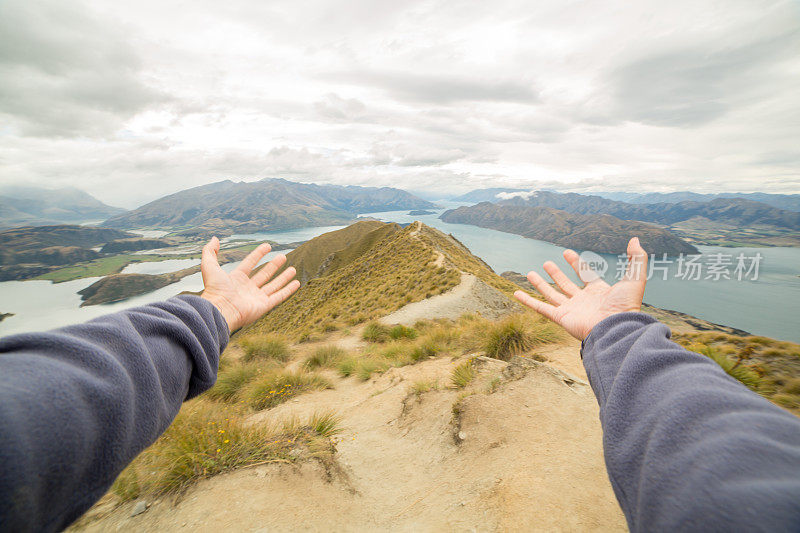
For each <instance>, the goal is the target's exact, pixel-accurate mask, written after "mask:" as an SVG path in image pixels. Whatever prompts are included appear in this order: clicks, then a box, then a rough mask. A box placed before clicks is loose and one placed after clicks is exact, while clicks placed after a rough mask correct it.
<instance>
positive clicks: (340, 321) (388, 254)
mask: <svg viewBox="0 0 800 533" xmlns="http://www.w3.org/2000/svg"><path fill="white" fill-rule="evenodd" d="M411 231H412V229H411V228H406V229H404V230H402V231H398V232H395V233H393V234H391V235H388V236H386V237H384V238H383V239H381V240H379V241H378V242H376V243H374V244H373V245H372V246H371V247H369V248H368V249H367V250H365V251H364V252H363V254H362V255H358V256H355V257H353V258H352V260H351V261H350V262H349V263H347V264H343V265H341V266H340V267H339V268H338V269H336V270H335V271H333V272H331V273H330V274H328V275H326V276H325V277H322V278H315V279H312V280H310V281H308V282H307V283H306V284H305V285H304V286H303V287H301V288H300V290H299V291H298V292H297V294H295V295H294V296H293V297H292V298H290V299H289V300H288V301H287V302H285V303H284V304H282V305H281V306H280V307H278V308H276V309H274V310H273V311H272V312H270V313H269V314H268V315H267V316H265V317H264V318H263V319H261V320H259V321H258V322H256V323H255V324H254V325H252V326H251V327H250V328H249V329H248V330H247V331H246V332H245V334H251V333H266V332H278V333H284V334H286V335H287V336H289V337H290V338H294V339H300V338H303V337H308V336H309V335H313V334H315V333H320V332H321V331H322V328H323V325H326V327H330V325H331V324H336V325H337V327H338V326H343V325H356V324H359V323H363V322H366V321H369V320H371V319H375V318H378V317H380V316H384V315H386V314H388V313H391V312H392V311H396V310H397V309H399V308H401V307H402V306H404V305H406V304H407V303H410V302H416V301H419V300H423V299H425V298H427V297H429V296H432V295H434V294H439V293H441V292H445V291H447V290H450V289H452V288H453V287H455V286H456V285H458V283H460V281H461V275H460V273H459V272H458V271H457V270H453V269H447V268H440V267H437V266H436V265H435V263H434V262H435V260H436V253H435V252H434V250H433V249H432V248H430V247H429V246H427V245H426V244H424V243H423V242H421V241H420V240H419V239H417V238H415V237H414V236H412V235H411V234H410V233H411ZM499 279H502V278H499Z"/></svg>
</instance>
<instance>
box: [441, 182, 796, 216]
mask: <svg viewBox="0 0 800 533" xmlns="http://www.w3.org/2000/svg"><path fill="white" fill-rule="evenodd" d="M530 192H532V191H531V189H510V188H503V187H494V188H489V189H475V190H474V191H470V192H468V193H467V194H463V195H461V196H458V197H456V198H453V199H452V200H453V201H456V202H475V203H479V202H500V201H502V200H506V199H507V198H504V197H500V196H498V195H499V194H504V195H507V194H513V193H530ZM540 192H555V191H540ZM573 194H580V195H581V196H599V197H601V198H606V199H608V200H616V201H619V202H625V203H629V204H660V203H666V204H677V203H680V202H711V201H712V200H716V199H719V198H741V199H743V200H751V201H753V202H761V203H763V204H767V205H769V206H772V207H776V208H778V209H785V210H787V211H800V194H770V193H763V192H724V193H718V194H701V193H696V192H691V191H680V192H670V193H661V192H651V193H638V192H595V193H591V194H589V193H585V194H584V193H573Z"/></svg>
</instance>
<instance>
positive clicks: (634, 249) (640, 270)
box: [624, 237, 647, 284]
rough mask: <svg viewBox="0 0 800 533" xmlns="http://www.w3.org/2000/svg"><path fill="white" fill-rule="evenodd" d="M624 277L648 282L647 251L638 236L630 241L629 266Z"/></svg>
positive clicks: (629, 279)
mask: <svg viewBox="0 0 800 533" xmlns="http://www.w3.org/2000/svg"><path fill="white" fill-rule="evenodd" d="M624 279H626V280H628V281H638V282H641V283H642V284H644V283H647V252H645V251H644V248H642V244H641V243H640V242H639V238H638V237H634V238H632V239H631V240H630V241H629V242H628V268H627V269H626V271H625V278H624Z"/></svg>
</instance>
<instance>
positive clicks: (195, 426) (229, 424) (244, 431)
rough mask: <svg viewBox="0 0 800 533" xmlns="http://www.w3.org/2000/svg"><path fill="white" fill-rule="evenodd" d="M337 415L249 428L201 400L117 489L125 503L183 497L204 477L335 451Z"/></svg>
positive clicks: (145, 454) (226, 411)
mask: <svg viewBox="0 0 800 533" xmlns="http://www.w3.org/2000/svg"><path fill="white" fill-rule="evenodd" d="M339 424H340V422H339V419H338V418H337V417H336V416H335V415H333V414H329V413H328V414H325V413H317V414H315V415H314V416H312V417H311V418H310V420H308V421H305V422H302V423H301V422H299V421H292V422H291V423H286V424H282V425H279V426H276V427H265V426H256V425H252V424H245V422H244V419H243V417H242V414H241V412H240V411H238V410H236V409H234V408H232V407H227V406H221V405H218V404H217V405H215V404H208V403H206V402H202V401H196V402H191V403H190V404H187V405H186V406H185V407H184V408H183V409H182V410H181V412H180V414H178V417H177V418H176V419H175V421H174V422H173V423H172V425H171V426H170V427H169V428H168V429H167V431H166V432H165V433H164V435H163V436H162V437H161V438H160V439H158V440H157V441H156V442H155V444H153V445H152V446H151V447H150V448H148V449H147V450H145V451H144V452H142V453H141V454H140V455H139V456H138V457H137V458H136V459H135V460H134V461H133V462H132V463H131V464H130V465H129V466H128V467H127V468H126V469H125V470H124V471H123V472H122V474H120V476H119V478H117V480H116V482H115V483H114V485H113V487H112V492H114V493H115V494H116V495H117V496H118V497H120V499H122V500H123V501H128V500H133V499H136V498H139V497H140V496H142V495H143V494H147V495H152V496H159V495H163V494H168V493H180V492H182V491H184V490H185V489H186V488H188V487H189V486H190V485H192V484H193V483H195V482H197V481H199V480H200V479H203V478H207V477H211V476H214V475H216V474H220V473H222V472H227V471H230V470H234V469H236V468H240V467H244V466H248V465H253V464H260V463H268V462H270V461H281V462H286V461H294V460H296V458H295V456H293V455H292V454H290V453H289V452H290V451H291V450H292V449H296V448H298V447H301V448H308V447H311V448H313V449H315V450H322V449H325V446H323V444H325V443H327V449H328V453H329V454H332V453H333V452H334V451H335V449H334V448H333V447H332V445H331V444H330V440H329V437H330V436H332V435H334V434H335V433H337V432H338V431H339Z"/></svg>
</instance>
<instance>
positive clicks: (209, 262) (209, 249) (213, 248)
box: [200, 237, 222, 276]
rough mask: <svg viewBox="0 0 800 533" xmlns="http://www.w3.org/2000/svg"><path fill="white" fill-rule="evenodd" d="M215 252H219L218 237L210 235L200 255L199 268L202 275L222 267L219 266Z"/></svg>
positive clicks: (219, 269)
mask: <svg viewBox="0 0 800 533" xmlns="http://www.w3.org/2000/svg"><path fill="white" fill-rule="evenodd" d="M217 252H219V239H217V238H216V237H211V240H210V241H208V244H206V245H205V246H203V253H202V255H201V257H200V270H201V271H202V273H203V276H206V275H208V274H211V273H212V272H216V271H221V270H222V267H221V266H219V259H217Z"/></svg>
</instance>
